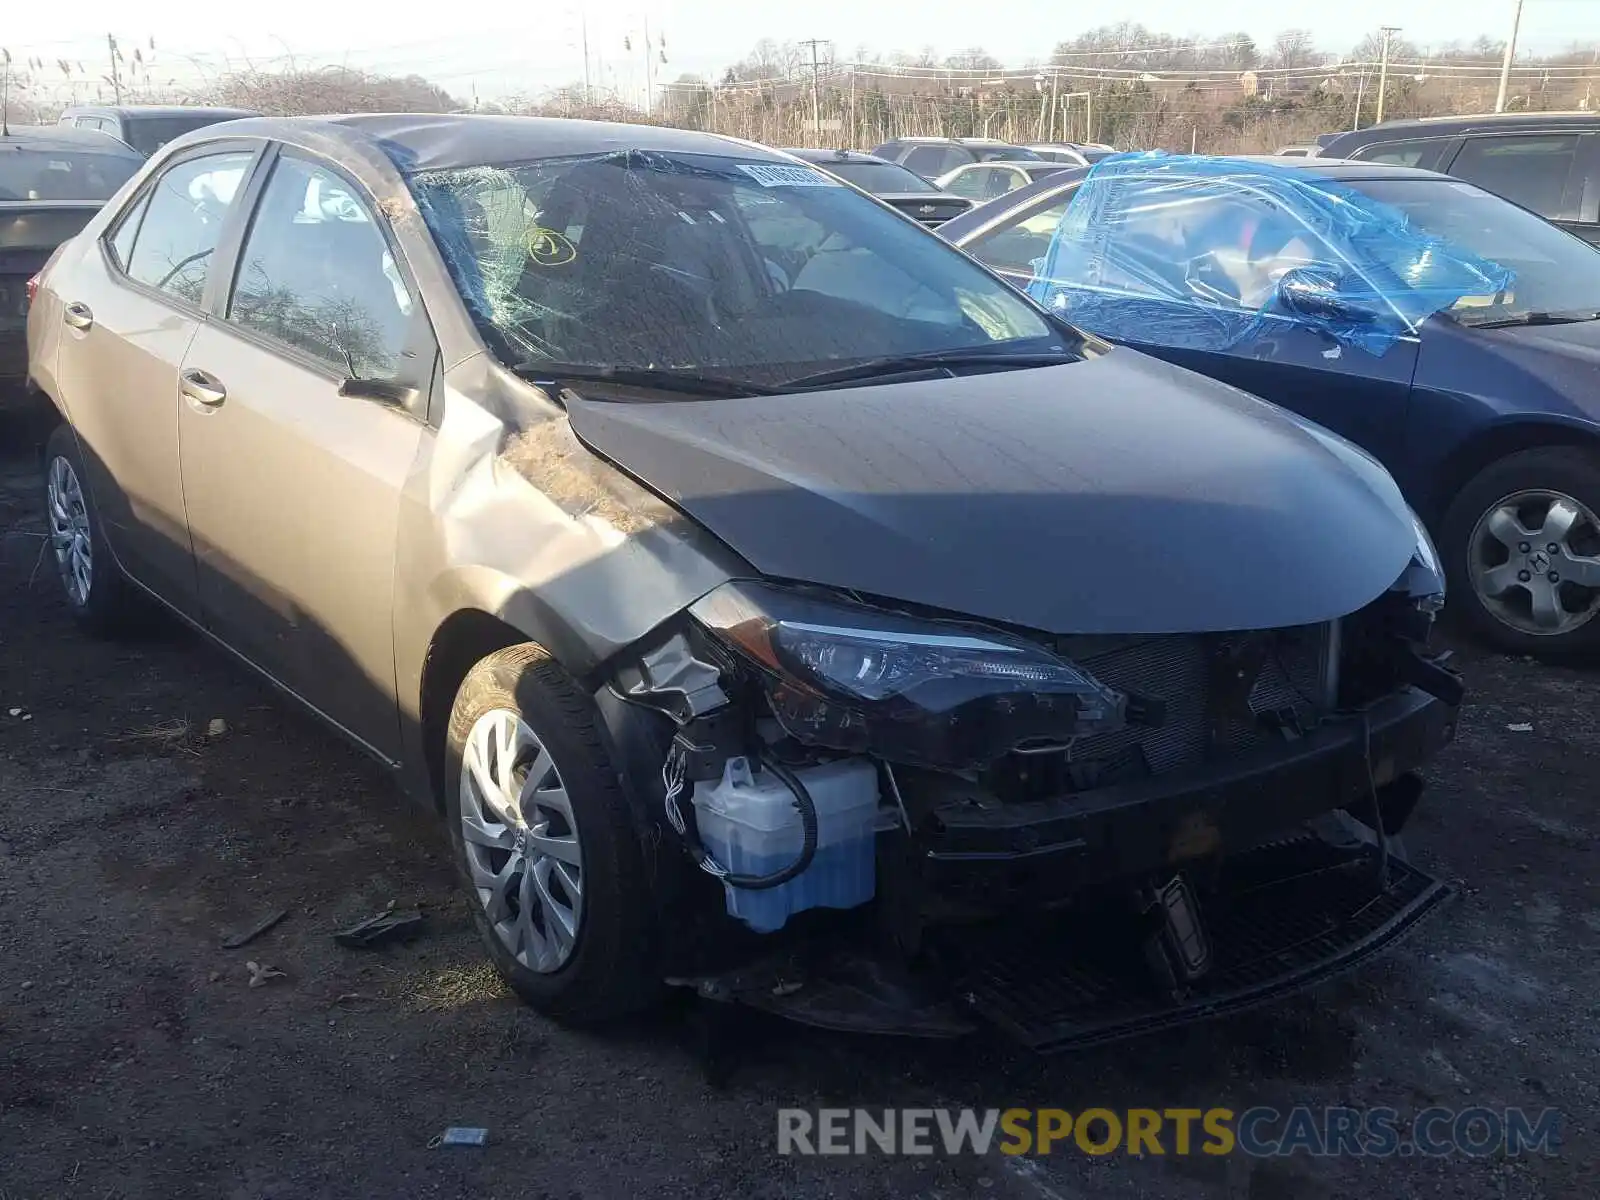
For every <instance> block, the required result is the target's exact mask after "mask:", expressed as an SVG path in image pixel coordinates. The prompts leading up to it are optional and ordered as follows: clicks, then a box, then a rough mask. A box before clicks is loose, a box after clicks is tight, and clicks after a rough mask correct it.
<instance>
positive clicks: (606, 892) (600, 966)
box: [446, 644, 660, 1025]
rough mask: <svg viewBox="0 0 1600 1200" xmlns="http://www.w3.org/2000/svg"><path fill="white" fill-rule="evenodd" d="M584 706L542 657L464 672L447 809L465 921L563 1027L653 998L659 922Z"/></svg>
mask: <svg viewBox="0 0 1600 1200" xmlns="http://www.w3.org/2000/svg"><path fill="white" fill-rule="evenodd" d="M596 720H597V714H596V712H595V709H594V706H593V703H592V701H591V700H590V699H589V697H588V696H586V695H584V694H583V692H582V691H580V690H579V689H578V687H577V686H576V685H575V684H574V683H573V682H572V679H571V678H570V677H569V676H568V675H567V673H566V672H565V671H564V670H562V669H561V667H560V665H559V664H558V663H556V662H555V660H554V659H552V658H551V657H550V655H549V653H548V652H547V651H545V650H544V649H543V648H541V647H539V646H535V645H531V644H530V645H522V646H512V647H509V648H507V649H505V650H501V651H498V652H497V653H495V654H491V655H490V656H489V657H487V658H485V659H483V660H482V661H480V662H479V663H478V664H477V665H476V666H475V667H473V669H472V670H471V671H470V672H468V674H467V677H466V679H465V680H464V681H463V682H462V684H461V688H460V690H459V692H458V693H457V695H456V702H455V708H454V709H453V711H452V712H451V714H450V726H449V730H448V733H447V746H446V753H447V757H446V789H447V797H446V808H447V816H448V820H449V826H450V838H451V842H452V844H453V845H454V848H455V852H456V862H457V865H458V867H459V868H460V870H461V872H462V874H463V876H464V880H465V883H466V886H467V891H468V898H469V903H470V904H471V908H472V916H473V922H474V924H475V925H476V926H477V929H478V933H479V935H480V936H481V937H482V938H483V942H484V945H485V947H486V948H487V950H488V952H489V956H490V958H491V959H492V960H493V961H494V965H495V967H496V969H498V970H499V972H500V974H501V976H502V977H504V978H505V980H506V982H507V983H509V984H510V985H511V987H512V988H513V989H515V990H516V992H517V993H518V994H519V995H520V996H522V998H523V999H525V1000H527V1001H528V1002H529V1003H530V1004H532V1005H533V1006H534V1007H535V1008H538V1009H539V1010H540V1011H542V1012H544V1013H546V1014H548V1015H549V1016H551V1017H554V1018H556V1019H558V1020H560V1021H563V1022H566V1023H568V1024H574V1025H579V1024H595V1023H598V1022H603V1021H607V1020H611V1019H614V1018H616V1017H619V1016H622V1015H624V1014H626V1013H629V1012H633V1011H636V1010H638V1009H640V1008H643V1007H645V1006H646V1005H647V1004H648V1003H649V1002H650V1001H651V1000H653V999H654V998H655V996H656V995H657V994H658V991H659V988H660V976H659V973H658V972H657V971H656V970H655V966H656V964H655V956H654V953H653V952H654V949H655V945H656V942H655V937H654V931H655V912H654V905H653V903H652V900H651V895H650V891H649V888H648V887H647V886H646V883H645V872H644V864H643V855H642V852H641V849H640V845H639V839H638V837H637V835H636V834H635V832H634V827H633V822H632V820H631V819H630V811H629V808H628V804H627V801H626V799H625V798H624V796H623V794H622V791H621V788H620V786H619V785H618V782H617V774H616V771H615V769H614V768H613V766H612V764H611V762H610V760H609V757H608V755H607V753H606V750H605V747H604V745H603V744H602V743H601V740H600V738H599V735H598V732H597V730H596Z"/></svg>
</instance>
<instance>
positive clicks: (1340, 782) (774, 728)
mask: <svg viewBox="0 0 1600 1200" xmlns="http://www.w3.org/2000/svg"><path fill="white" fill-rule="evenodd" d="M1431 550H1432V548H1431V546H1429V545H1427V544H1426V535H1425V534H1420V533H1419V549H1418V555H1417V557H1415V558H1414V559H1413V561H1412V564H1411V566H1410V567H1409V568H1408V570H1407V572H1406V574H1405V575H1403V576H1402V577H1401V579H1400V580H1398V581H1397V582H1396V584H1395V587H1394V588H1393V589H1391V590H1390V591H1389V592H1388V593H1386V594H1385V595H1383V596H1380V597H1379V598H1377V599H1376V600H1374V601H1373V602H1372V603H1371V604H1369V605H1367V606H1366V607H1365V608H1363V609H1361V610H1360V611H1358V612H1355V613H1352V614H1349V615H1347V616H1345V617H1343V618H1341V619H1339V620H1335V621H1329V622H1324V623H1320V624H1317V625H1311V626H1302V627H1297V628H1289V629H1276V630H1261V631H1244V632H1224V633H1205V634H1172V635H1161V636H1141V637H1127V638H1106V637H1095V638H1086V637H1059V638H1045V637H1042V636H1027V635H1024V634H1022V633H1020V632H1018V631H1012V630H997V629H994V628H992V627H987V626H979V625H976V624H968V623H964V622H958V621H950V620H948V619H943V618H940V617H937V616H934V615H930V614H923V613H915V612H909V611H905V610H903V609H898V608H896V609H893V610H891V609H890V608H888V607H887V606H882V605H877V604H865V603H862V602H860V599H859V598H858V597H843V596H840V595H838V594H837V593H828V592H822V591H816V590H810V589H788V588H781V587H776V586H772V585H767V584H746V583H738V584H730V585H727V586H726V587H724V588H722V589H719V590H718V591H717V592H714V593H712V594H711V596H709V597H707V598H706V599H705V600H703V601H701V602H700V603H699V604H697V605H696V606H695V607H694V609H693V610H692V618H693V619H692V620H688V621H686V622H685V623H684V624H683V625H681V626H680V627H678V628H675V629H672V630H669V631H665V632H664V633H663V634H662V636H661V637H660V638H659V639H657V640H656V641H655V642H654V643H653V644H652V645H651V646H648V647H646V648H643V649H642V650H641V652H640V654H639V655H638V656H637V657H636V658H635V659H634V660H633V661H630V662H629V663H626V664H624V665H623V666H622V667H621V668H620V669H619V670H618V672H617V675H616V678H615V679H614V680H613V681H611V683H610V684H609V687H608V692H609V697H610V701H611V702H612V703H613V705H620V706H622V707H623V708H626V709H631V710H633V711H635V712H639V711H647V712H650V713H651V714H652V717H651V719H652V720H653V721H654V722H655V723H656V726H655V727H656V733H655V735H654V739H653V740H652V739H649V738H647V739H644V741H643V743H642V744H643V745H645V746H646V747H650V746H653V747H654V748H653V749H649V748H646V749H644V750H643V751H641V752H640V753H642V754H643V756H644V757H645V758H647V759H648V758H649V756H650V755H651V754H659V755H660V758H659V759H658V760H657V761H659V763H660V767H659V774H660V780H661V782H660V787H659V790H658V791H657V792H656V793H655V795H654V796H653V798H652V800H651V803H652V804H653V805H656V806H659V807H658V808H657V809H656V811H658V812H659V813H661V814H663V815H664V816H665V817H666V821H665V822H664V824H663V826H662V833H663V835H664V843H665V844H666V845H667V846H669V847H672V848H674V849H672V850H669V851H668V853H669V854H670V853H674V850H681V851H682V854H681V855H678V856H677V859H678V862H679V864H680V865H682V864H693V866H697V867H698V868H700V869H699V870H694V869H693V867H690V869H688V870H687V871H686V872H683V873H682V875H680V876H679V879H680V883H679V884H678V885H676V886H671V887H668V888H666V889H665V890H664V892H663V904H664V906H665V910H666V911H667V913H668V917H669V919H668V920H667V922H666V924H667V926H668V927H669V928H670V929H671V930H672V934H671V946H670V949H669V967H668V974H669V976H670V977H671V978H672V980H673V981H674V982H678V983H681V984H685V985H688V986H693V987H695V988H696V989H698V990H699V991H700V992H701V994H703V995H705V996H708V997H712V998H715V999H722V1000H737V1001H741V1002H744V1003H747V1004H751V1005H754V1006H756V1007H758V1008H762V1009H766V1010H768V1011H772V1012H776V1013H780V1014H783V1015H786V1016H790V1017H793V1018H795V1019H798V1020H802V1021H806V1022H809V1023H813V1024H818V1025H823V1026H830V1027H836V1028H847V1029H863V1030H876V1031H881V1032H898V1033H912V1034H925V1035H933V1036H937V1035H954V1034H958V1033H961V1032H964V1031H966V1030H968V1029H970V1028H972V1027H974V1025H975V1024H976V1023H978V1021H980V1020H981V1021H987V1022H989V1023H992V1024H995V1025H998V1026H999V1027H1001V1028H1003V1029H1004V1030H1006V1031H1008V1032H1009V1033H1011V1034H1012V1035H1014V1036H1015V1037H1017V1038H1019V1039H1020V1040H1022V1041H1023V1042H1025V1043H1026V1044H1028V1045H1031V1046H1034V1047H1036V1048H1039V1049H1057V1048H1064V1047H1068V1046H1074V1045H1083V1044H1087V1043H1092V1042H1098V1041H1105V1040H1110V1039H1114V1038H1117V1037H1122V1036H1127V1035H1131V1034H1135V1033H1139V1032H1143V1031H1147V1030H1151V1029H1155V1028H1160V1027H1162V1026H1166V1025H1171V1024H1174V1023H1181V1022H1184V1021H1188V1020H1193V1019H1197V1018H1200V1017H1205V1016H1211V1015H1217V1014H1220V1013H1224V1012H1229V1011H1233V1010H1236V1009H1240V1008H1243V1007H1247V1006H1249V1005H1252V1004H1255V1003H1259V1002H1262V1001H1265V1000H1268V999H1271V998H1273V997H1276V996H1279V995H1282V994H1284V993H1286V992H1289V991H1292V990H1295V989H1298V988H1301V987H1303V986H1306V985H1309V984H1311V983H1314V982H1316V981H1318V980H1320V979H1323V978H1325V977H1327V976H1328V975H1330V974H1332V973H1334V972H1336V971H1339V970H1341V969H1344V968H1346V967H1349V966H1351V965H1353V964H1355V963H1356V962H1358V961H1360V960H1362V959H1364V958H1366V957H1368V956H1369V955H1371V954H1373V953H1375V952H1377V951H1379V950H1382V949H1384V948H1385V947H1387V946H1389V945H1392V944H1393V943H1394V942H1395V941H1396V940H1397V939H1398V938H1400V937H1401V936H1403V935H1404V934H1406V933H1407V932H1409V931H1410V930H1411V929H1412V928H1414V927H1415V926H1416V925H1417V923H1418V922H1419V921H1421V920H1422V919H1423V918H1424V917H1425V916H1426V915H1427V914H1428V913H1430V912H1431V911H1433V910H1435V909H1436V908H1438V907H1439V906H1440V905H1441V904H1442V903H1443V902H1444V901H1445V900H1446V899H1447V898H1448V896H1449V890H1448V888H1446V887H1445V886H1444V885H1443V884H1441V883H1439V882H1437V881H1435V880H1433V879H1431V878H1429V877H1428V876H1427V875H1425V874H1424V873H1422V872H1421V871H1419V870H1417V869H1416V867H1415V866H1413V865H1411V864H1410V863H1409V862H1407V861H1405V859H1404V857H1403V855H1402V853H1401V852H1400V849H1399V844H1398V842H1397V841H1396V839H1397V837H1398V835H1399V834H1400V833H1401V831H1402V830H1403V829H1404V828H1405V826H1406V824H1407V821H1408V819H1409V817H1410V815H1411V813H1412V811H1413V810H1414V808H1415V806H1416V804H1417V802H1418V799H1419V797H1420V795H1421V792H1422V782H1421V779H1420V777H1419V775H1418V773H1417V772H1418V770H1419V769H1420V768H1421V767H1423V766H1424V764H1426V763H1427V761H1428V760H1429V759H1430V758H1431V757H1432V756H1433V755H1434V754H1435V753H1436V752H1437V751H1438V750H1439V749H1440V748H1441V747H1442V746H1443V745H1444V744H1445V743H1447V742H1448V741H1449V740H1450V739H1451V738H1452V736H1453V733H1454V729H1455V722H1456V713H1457V709H1458V706H1459V704H1460V701H1461V686H1460V683H1459V681H1458V679H1457V677H1456V676H1455V675H1454V674H1453V673H1452V672H1450V671H1449V670H1448V669H1447V667H1445V665H1444V658H1443V656H1438V655H1434V654H1432V653H1431V652H1430V650H1429V647H1428V642H1429V634H1430V630H1431V626H1432V623H1433V617H1434V613H1435V612H1436V611H1437V608H1438V606H1439V604H1440V602H1441V597H1442V584H1438V580H1437V563H1436V561H1433V560H1432V559H1431ZM1436 584H1438V586H1435V585H1436ZM636 741H637V739H636ZM671 874H672V872H664V873H663V878H666V877H668V876H670V875H671Z"/></svg>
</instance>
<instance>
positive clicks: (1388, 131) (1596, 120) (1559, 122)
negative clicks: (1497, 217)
mask: <svg viewBox="0 0 1600 1200" xmlns="http://www.w3.org/2000/svg"><path fill="white" fill-rule="evenodd" d="M1569 127H1577V128H1587V129H1600V113H1595V112H1516V113H1477V114H1469V115H1465V116H1461V115H1457V116H1448V117H1410V118H1406V119H1404V120H1398V121H1385V122H1383V124H1381V125H1368V126H1367V127H1366V128H1365V129H1353V130H1350V131H1348V132H1345V133H1340V134H1336V135H1334V136H1333V137H1332V138H1331V139H1330V141H1329V143H1328V144H1329V145H1332V144H1334V143H1340V142H1346V141H1349V142H1363V143H1366V142H1382V141H1389V140H1391V139H1392V138H1395V137H1404V136H1405V135H1407V134H1423V135H1425V136H1427V137H1442V136H1447V135H1449V134H1452V133H1465V132H1467V131H1469V130H1477V129H1505V130H1516V129H1563V128H1569Z"/></svg>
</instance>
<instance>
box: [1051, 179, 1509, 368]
mask: <svg viewBox="0 0 1600 1200" xmlns="http://www.w3.org/2000/svg"><path fill="white" fill-rule="evenodd" d="M1032 265H1033V271H1034V277H1033V281H1032V283H1031V284H1030V285H1029V288H1028V292H1029V294H1030V295H1032V296H1033V297H1034V298H1035V299H1036V300H1038V301H1040V302H1041V303H1043V304H1044V305H1045V306H1046V307H1048V308H1050V309H1051V310H1052V311H1054V312H1057V313H1059V314H1060V315H1061V316H1063V317H1065V318H1066V319H1067V320H1069V321H1071V322H1072V323H1073V324H1075V325H1078V326H1080V327H1081V328H1083V329H1087V330H1089V331H1091V332H1093V333H1097V334H1100V335H1101V336H1103V337H1108V338H1112V339H1125V340H1129V341H1135V342H1146V343H1153V344H1157V345H1161V346H1173V347H1182V348H1193V349H1211V350H1226V349H1229V348H1232V347H1234V346H1236V345H1239V344H1240V343H1242V342H1246V341H1249V340H1250V339H1252V338H1254V337H1257V336H1259V335H1260V334H1261V333H1262V332H1263V331H1264V329H1265V328H1266V327H1267V326H1268V325H1269V324H1273V323H1278V322H1289V323H1291V324H1293V325H1296V326H1300V327H1303V328H1307V329H1311V330H1315V331H1318V332H1321V333H1323V334H1325V335H1327V336H1329V337H1332V338H1333V339H1335V340H1336V341H1337V342H1339V343H1341V344H1343V345H1347V346H1351V347H1353V348H1358V349H1361V350H1364V351H1367V352H1368V353H1370V354H1374V355H1381V354H1383V353H1384V352H1385V351H1387V350H1388V349H1389V347H1390V346H1392V345H1393V344H1394V343H1395V342H1396V341H1397V340H1399V339H1400V338H1403V337H1407V336H1410V335H1414V334H1415V333H1416V331H1417V329H1418V328H1419V327H1420V326H1421V325H1422V323H1423V322H1424V321H1426V320H1427V319H1428V318H1429V317H1430V316H1432V315H1433V314H1434V313H1437V312H1441V311H1443V310H1445V309H1447V308H1450V307H1452V306H1453V305H1455V304H1457V303H1458V302H1460V301H1461V300H1462V299H1463V298H1466V297H1469V296H1470V297H1478V296H1482V297H1492V296H1496V295H1498V294H1500V293H1501V292H1503V291H1505V290H1506V289H1507V288H1509V287H1510V286H1511V283H1512V279H1513V273H1512V272H1511V271H1509V270H1507V269H1505V268H1504V267H1501V266H1499V265H1498V264H1496V263H1493V262H1490V261H1488V260H1487V259H1484V258H1482V257H1480V256H1478V255H1476V254H1473V253H1472V252H1470V251H1468V250H1466V249H1465V248H1463V247H1461V246H1458V245H1455V244H1453V243H1451V242H1449V241H1446V240H1444V239H1441V238H1438V237H1434V236H1432V235H1431V234H1428V233H1425V232H1423V231H1422V230H1420V229H1418V228H1416V227H1415V226H1413V225H1412V224H1411V223H1410V222H1409V220H1408V219H1407V217H1406V215H1405V214H1404V213H1402V212H1401V211H1400V210H1399V209H1397V208H1394V207H1392V206H1391V205H1388V204H1384V203H1382V202H1381V201H1378V200H1376V199H1373V198H1372V197H1370V196H1368V195H1366V194H1365V193H1363V192H1361V191H1359V190H1357V189H1356V188H1354V187H1351V186H1349V185H1347V184H1341V183H1338V182H1335V181H1333V180H1330V179H1328V178H1326V177H1323V176H1320V175H1317V174H1315V173H1313V172H1311V171H1307V170H1306V169H1304V168H1300V167H1289V166H1278V165H1275V164H1269V163H1263V162H1259V161H1251V160H1248V159H1236V158H1211V157H1204V156H1196V155H1169V154H1165V153H1162V152H1159V151H1157V152H1153V153H1150V154H1121V155H1117V156H1115V157H1112V158H1106V159H1102V160H1101V161H1100V162H1098V163H1096V164H1095V165H1094V167H1093V168H1092V169H1091V170H1090V171H1089V174H1088V176H1087V177H1086V178H1085V180H1084V182H1083V184H1082V185H1081V186H1080V187H1079V188H1078V191H1077V194H1076V195H1075V196H1074V198H1073V200H1072V203H1071V204H1070V205H1069V206H1068V207H1067V210H1066V213H1065V215H1064V216H1063V217H1062V219H1061V223H1060V224H1059V225H1058V226H1057V228H1056V230H1055V233H1054V234H1053V235H1052V236H1051V239H1050V246H1049V249H1048V250H1047V251H1046V253H1045V255H1044V257H1043V258H1040V259H1036V260H1034V262H1033V264H1032Z"/></svg>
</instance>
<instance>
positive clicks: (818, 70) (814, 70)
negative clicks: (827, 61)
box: [800, 38, 829, 146]
mask: <svg viewBox="0 0 1600 1200" xmlns="http://www.w3.org/2000/svg"><path fill="white" fill-rule="evenodd" d="M800 44H801V45H802V46H810V47H811V136H812V139H813V140H814V141H815V142H816V143H817V145H819V146H820V145H822V62H821V59H820V58H819V57H818V55H817V48H818V47H819V46H825V45H828V44H829V43H827V42H825V41H823V40H822V39H820V38H808V39H806V40H805V41H803V42H801V43H800Z"/></svg>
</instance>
